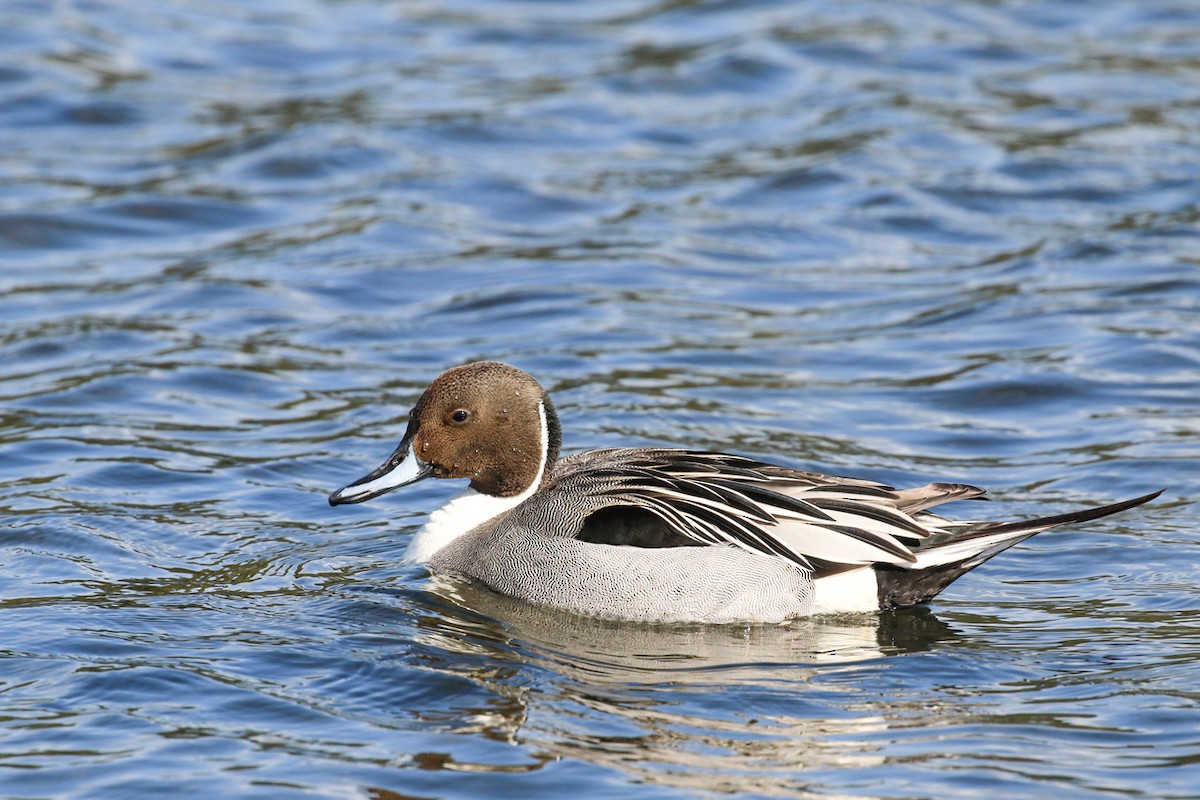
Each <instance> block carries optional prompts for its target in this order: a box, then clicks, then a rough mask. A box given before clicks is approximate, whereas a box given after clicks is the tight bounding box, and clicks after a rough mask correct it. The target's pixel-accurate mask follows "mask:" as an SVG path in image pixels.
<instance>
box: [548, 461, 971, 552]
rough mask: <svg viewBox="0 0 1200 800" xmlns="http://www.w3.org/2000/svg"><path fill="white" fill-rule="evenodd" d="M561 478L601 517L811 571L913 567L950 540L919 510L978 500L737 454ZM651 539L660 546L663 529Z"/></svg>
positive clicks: (595, 536) (940, 488)
mask: <svg viewBox="0 0 1200 800" xmlns="http://www.w3.org/2000/svg"><path fill="white" fill-rule="evenodd" d="M564 478H565V479H567V480H568V481H569V482H571V483H574V482H575V481H574V480H572V479H575V480H579V481H581V482H582V483H583V484H586V485H587V487H588V489H587V494H590V495H591V496H592V497H593V498H596V499H601V500H602V502H601V503H600V505H601V506H602V507H603V508H605V509H609V508H611V507H623V508H630V509H636V510H638V511H640V512H642V513H643V514H650V515H652V516H653V517H655V518H656V519H657V520H658V521H660V522H661V523H662V525H661V526H659V528H660V529H661V528H662V527H663V526H665V528H666V529H667V530H668V531H669V532H670V534H671V535H673V536H676V537H679V538H680V539H681V540H682V541H680V542H678V543H682V544H692V543H695V544H703V545H715V544H726V545H734V546H736V547H741V548H744V549H747V550H751V551H757V552H761V553H766V554H770V555H776V556H782V557H784V558H787V559H790V560H792V561H794V562H795V563H797V564H799V565H800V566H802V567H804V568H805V569H809V570H814V569H818V568H822V567H824V568H829V567H833V568H835V569H836V568H838V567H845V566H855V565H864V564H894V565H897V566H907V565H911V564H912V563H913V562H914V561H915V555H914V550H918V549H920V547H921V544H922V543H923V542H924V541H925V540H927V539H928V538H929V537H931V536H935V535H938V534H942V533H946V531H945V529H944V528H943V524H944V523H945V521H944V520H942V519H941V518H940V517H937V516H935V515H933V514H930V513H928V512H925V511H923V509H925V508H928V507H930V506H933V505H936V504H938V503H943V502H947V501H949V500H958V499H965V498H968V497H978V496H981V495H982V494H983V492H982V490H980V489H977V488H975V487H973V486H966V485H963V484H931V485H930V486H927V487H922V488H920V489H907V490H903V491H896V490H895V489H893V488H892V487H890V486H886V485H884V484H881V483H876V482H874V481H865V480H859V479H856V478H841V477H836V476H831V475H822V474H820V473H815V472H804V471H800V470H792V469H788V468H785V467H779V466H776V465H771V464H765V463H762V462H759V461H755V460H754V459H749V458H744V457H741V456H733V455H726V454H722V453H709V452H703V451H694V450H669V449H645V450H608V451H599V452H597V453H596V454H595V456H593V458H591V459H590V460H589V461H588V462H587V463H581V464H579V469H578V470H577V471H574V474H573V475H569V476H564ZM597 527H598V526H594V527H593V528H591V529H588V528H587V526H586V525H585V529H587V530H589V533H588V534H587V535H588V536H590V537H592V538H589V541H597V542H605V539H604V538H603V536H604V532H603V531H602V530H597ZM644 527H645V526H644ZM655 536H656V537H657V539H658V540H661V539H662V538H663V537H662V534H661V530H660V531H659V532H658V533H656V534H655ZM607 543H627V542H611V541H610V542H607ZM628 543H634V544H636V543H637V542H628ZM650 546H662V545H661V544H655V545H650Z"/></svg>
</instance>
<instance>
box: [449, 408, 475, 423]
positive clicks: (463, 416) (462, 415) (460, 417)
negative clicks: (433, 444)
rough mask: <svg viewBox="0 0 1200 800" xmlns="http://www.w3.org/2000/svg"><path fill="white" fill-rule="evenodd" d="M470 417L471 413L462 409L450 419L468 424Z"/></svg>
mask: <svg viewBox="0 0 1200 800" xmlns="http://www.w3.org/2000/svg"><path fill="white" fill-rule="evenodd" d="M470 416H471V412H470V411H467V410H466V409H465V408H460V409H459V410H458V411H455V412H454V413H453V414H451V415H450V419H452V420H454V421H455V422H466V421H467V418H468V417H470Z"/></svg>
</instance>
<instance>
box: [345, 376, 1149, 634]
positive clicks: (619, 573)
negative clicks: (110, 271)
mask: <svg viewBox="0 0 1200 800" xmlns="http://www.w3.org/2000/svg"><path fill="white" fill-rule="evenodd" d="M560 443H561V433H560V428H559V423H558V417H557V415H556V414H555V412H554V406H553V404H552V403H551V402H550V397H549V395H547V394H546V392H545V390H543V389H542V388H541V386H539V385H538V384H537V382H536V381H534V379H533V378H531V377H530V376H529V375H527V374H526V373H524V372H522V371H521V370H519V369H516V368H515V367H511V366H508V365H507V364H499V363H496V362H478V363H474V364H466V365H464V366H461V367H455V368H454V369H451V370H448V371H447V372H445V373H443V374H442V375H441V376H439V377H438V378H437V380H435V381H434V382H433V383H432V384H431V385H430V387H429V388H428V389H426V390H425V393H424V394H422V395H421V398H420V399H419V400H418V401H417V404H416V406H415V407H414V408H413V410H412V413H411V416H410V419H409V424H408V430H407V431H406V432H405V434H404V438H403V440H402V441H401V442H400V446H399V447H398V448H397V449H396V451H395V452H394V453H393V454H392V456H391V457H390V458H389V459H388V460H387V461H386V462H385V463H384V464H383V465H382V466H381V467H380V468H379V469H377V470H375V471H374V472H372V473H371V474H369V475H367V476H366V477H364V478H362V479H360V480H358V481H356V482H354V483H352V484H350V485H349V486H346V487H344V488H342V489H339V490H338V491H336V492H334V493H333V495H332V496H331V497H330V498H329V502H330V503H331V504H333V505H338V504H342V503H358V502H362V501H364V500H369V499H371V498H372V497H377V496H379V495H381V494H384V493H385V492H389V491H391V490H392V489H395V488H397V487H399V486H404V485H406V484H409V483H413V482H414V481H418V480H421V479H422V478H426V477H430V476H432V477H437V478H469V479H470V480H471V485H470V488H469V489H468V490H467V491H466V492H465V493H464V494H462V495H460V496H458V497H456V498H455V499H454V500H452V501H451V502H450V503H449V504H447V505H446V506H444V507H443V508H442V509H440V510H439V511H436V512H434V514H432V515H431V516H430V518H429V522H428V523H427V524H426V525H425V527H424V528H422V529H421V531H420V532H418V534H417V535H416V536H415V537H414V539H413V541H412V543H411V544H410V545H409V549H408V554H407V557H408V558H409V559H410V560H412V561H417V562H421V563H425V564H427V565H428V566H429V567H430V569H432V570H434V571H435V572H451V573H461V574H466V575H469V576H471V577H474V578H476V579H478V580H480V581H482V582H483V583H485V584H487V585H488V586H490V587H491V588H493V589H495V590H496V591H498V592H500V593H502V594H506V595H511V596H514V597H518V598H521V599H523V600H528V601H533V602H537V603H542V604H545V605H549V606H554V607H556V608H561V609H566V610H569V611H574V612H578V613H581V614H588V615H593V616H598V617H606V618H612V619H627V620H645V621H662V622H669V621H675V622H689V621H690V622H737V621H758V622H770V621H779V620H783V619H787V618H790V617H800V616H807V615H810V614H819V613H837V612H856V611H874V610H879V609H881V608H883V609H891V608H899V607H903V606H910V605H915V604H918V603H923V602H925V601H927V600H929V599H930V598H932V597H934V596H935V595H936V594H937V593H938V592H940V591H942V589H944V588H946V586H948V585H949V584H950V583H951V582H952V581H953V580H954V579H955V578H957V577H959V576H960V575H962V574H963V573H965V572H967V571H968V570H970V569H973V568H974V567H977V566H979V565H980V564H982V563H983V562H984V561H986V560H988V559H989V558H991V557H992V556H994V555H996V554H997V553H999V552H1001V551H1003V550H1005V549H1007V548H1008V547H1011V546H1012V545H1014V544H1016V543H1017V542H1020V541H1022V540H1024V539H1026V538H1028V537H1030V536H1032V535H1034V534H1035V533H1039V532H1040V531H1043V530H1046V529H1047V528H1052V527H1054V526H1056V525H1062V524H1065V523H1068V522H1082V521H1086V520H1091V519H1096V518H1098V517H1103V516H1106V515H1108V514H1114V513H1116V512H1118V511H1123V510H1125V509H1127V508H1132V507H1133V506H1136V505H1139V504H1141V503H1145V502H1147V501H1148V500H1151V499H1153V498H1154V497H1156V496H1157V493H1155V494H1150V495H1146V496H1144V497H1138V498H1135V499H1133V500H1127V501H1125V502H1122V503H1116V504H1113V505H1109V506H1103V507H1100V508H1092V509H1086V510H1083V511H1077V512H1073V513H1070V514H1061V515H1058V516H1053V517H1045V518H1042V519H1035V520H1027V521H1023V522H1009V523H997V522H954V521H951V520H947V519H945V518H943V517H940V516H937V515H935V514H933V513H931V512H930V511H928V509H929V508H931V507H933V506H936V505H939V504H941V503H946V502H949V501H951V500H966V499H971V498H977V497H981V496H982V495H983V491H982V490H981V489H977V488H975V487H973V486H967V485H965V484H957V483H955V484H948V483H933V484H930V485H928V486H922V487H919V488H915V489H902V490H896V489H893V488H891V487H889V486H884V485H882V484H879V483H874V482H872V481H865V480H859V479H855V478H841V477H835V476H830V475H821V474H819V473H815V472H803V471H800V470H794V469H789V468H787V467H781V466H776V465H773V464H766V463H762V462H759V461H754V460H752V459H748V458H742V457H739V456H731V455H725V454H721V453H710V452H701V451H694V450H675V449H667V448H630V449H612V450H596V451H592V452H587V453H579V454H577V455H574V456H570V457H568V458H564V459H562V460H558V451H559V446H560Z"/></svg>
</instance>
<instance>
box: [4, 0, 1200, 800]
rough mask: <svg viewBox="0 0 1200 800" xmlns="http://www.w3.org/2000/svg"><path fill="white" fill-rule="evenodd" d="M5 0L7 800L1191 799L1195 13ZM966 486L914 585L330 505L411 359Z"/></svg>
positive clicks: (900, 480) (399, 398) (592, 405)
mask: <svg viewBox="0 0 1200 800" xmlns="http://www.w3.org/2000/svg"><path fill="white" fill-rule="evenodd" d="M137 6H138V4H121V3H110V2H83V1H82V0H78V1H76V2H64V3H56V4H49V3H42V2H13V3H8V4H6V5H5V6H4V7H3V8H2V9H0V142H2V143H3V147H0V359H2V365H3V368H2V369H0V415H2V417H0V421H2V424H0V453H2V454H3V458H0V630H3V631H4V635H3V637H2V638H0V795H3V796H5V797H13V798H49V797H88V798H109V797H111V798H121V799H122V800H127V799H129V798H141V797H146V798H161V797H163V796H166V795H168V793H173V794H184V795H185V796H196V797H247V798H251V797H261V798H272V800H274V798H291V797H297V798H299V797H349V798H379V799H383V798H401V797H413V798H432V797H438V798H478V797H496V796H513V797H522V798H531V797H547V798H550V797H553V798H560V797H563V796H564V795H566V794H568V793H570V795H571V796H578V797H581V798H589V800H590V799H591V798H607V797H646V798H681V797H717V796H738V797H887V798H892V797H895V798H901V797H903V798H915V797H930V798H934V797H936V798H944V797H972V796H981V797H998V796H1013V797H1016V796H1020V797H1044V798H1054V800H1062V799H1063V798H1076V797H1079V798H1083V797H1089V798H1090V797H1114V796H1126V797H1154V798H1170V797H1194V796H1195V795H1196V787H1197V786H1200V691H1198V690H1197V687H1198V686H1200V666H1197V665H1198V664H1200V546H1198V545H1200V537H1198V536H1197V533H1196V525H1195V498H1196V497H1197V496H1198V493H1200V478H1198V476H1200V458H1198V452H1200V415H1198V413H1197V411H1198V403H1197V397H1200V277H1198V276H1200V273H1198V272H1197V266H1198V263H1197V262H1198V260H1200V259H1198V255H1197V254H1198V252H1200V251H1198V248H1197V242H1198V237H1197V233H1198V227H1200V226H1198V220H1200V213H1198V210H1197V209H1198V207H1197V197H1198V192H1197V186H1198V185H1200V160H1198V159H1197V158H1196V152H1197V150H1196V147H1197V143H1198V142H1200V11H1198V10H1197V9H1196V8H1195V7H1194V4H1189V3H1170V2H1150V3H1139V2H1133V1H1132V0H1123V1H1122V2H1099V3H1048V2H1047V3H1019V2H989V3H963V2H954V3H950V2H943V3H938V2H933V3H925V4H922V5H920V6H912V5H909V4H902V5H895V4H886V3H871V2H861V3H848V4H844V3H842V4H834V3H829V4H826V3H819V2H799V3H775V2H748V3H719V2H717V3H691V2H675V3H660V4H656V3H653V2H645V1H644V0H602V1H601V2H595V3H587V4H553V3H540V2H503V1H498V2H485V1H483V0H462V2H451V3H443V2H438V3H432V2H430V3H422V2H413V3H407V2H406V3H391V4H383V3H369V2H359V1H357V0H347V1H345V2H334V1H333V0H328V1H327V2H318V1H317V0H289V2H270V1H269V0H262V1H258V0H256V2H252V3H223V4H214V3H200V2H196V1H195V0H174V1H173V2H168V3H163V4H157V5H154V6H153V7H151V6H145V7H137ZM478 358H497V359H502V360H506V361H510V362H513V363H515V364H517V365H519V366H521V367H523V368H525V369H526V370H529V371H530V372H532V373H534V374H535V375H536V376H537V377H538V378H539V379H540V380H541V381H542V382H543V383H544V385H545V386H546V387H547V388H548V389H549V390H550V391H551V392H552V394H553V395H554V397H555V401H556V403H557V405H558V407H559V410H560V413H561V415H562V417H563V423H564V432H565V439H566V448H567V450H568V451H576V450H580V449H585V448H591V447H599V446H612V445H618V444H656V443H669V444H678V445H687V446H694V447H707V448H715V449H721V450H730V451H734V452H739V453H745V454H749V455H753V456H756V457H762V458H768V459H771V460H775V461H779V462H782V463H786V464H791V465H794V466H798V467H803V468H810V469H820V470H824V471H831V472H838V473H843V474H853V475H861V476H864V477H869V478H873V479H877V480H883V481H887V482H891V483H896V484H902V485H908V484H913V483H925V482H927V481H930V480H961V481H967V482H970V483H975V484H979V485H982V486H986V487H989V488H991V489H992V495H993V497H994V498H995V502H993V503H991V504H990V505H981V504H974V505H970V506H968V505H965V504H964V505H963V506H962V507H961V508H960V509H958V513H959V514H963V515H972V514H988V515H990V516H993V517H997V518H1017V517H1020V516H1024V515H1030V516H1031V515H1036V514H1051V513H1060V512H1063V511H1066V510H1069V509H1073V508H1078V507H1080V506H1082V505H1085V504H1089V503H1101V502H1109V501H1114V500H1118V499H1122V498H1126V497H1132V496H1135V495H1138V494H1142V493H1146V492H1149V491H1153V490H1156V489H1159V488H1163V487H1169V489H1168V492H1167V493H1166V494H1165V495H1164V496H1163V498H1162V499H1161V500H1160V501H1157V502H1156V503H1154V504H1152V505H1151V506H1149V507H1144V508H1140V509H1137V510H1135V511H1132V512H1129V513H1127V514H1123V515H1120V516H1118V517H1114V518H1109V519H1105V520H1101V521H1098V522H1095V523H1091V524H1088V525H1085V526H1080V527H1077V528H1073V529H1069V530H1062V531H1059V532H1055V533H1052V534H1047V535H1045V536H1041V537H1038V538H1036V539H1034V540H1031V541H1029V542H1027V543H1026V544H1024V545H1022V546H1020V547H1018V548H1016V549H1014V550H1012V551H1010V552H1009V553H1007V554H1005V555H1004V556H1003V557H1001V558H998V559H996V560H995V561H994V562H991V563H989V564H988V565H987V566H986V567H985V568H983V569H981V570H979V571H977V572H975V573H972V574H970V575H968V576H966V577H965V578H963V579H961V580H960V581H959V582H958V583H956V584H955V585H954V586H953V587H952V589H950V590H949V591H948V592H946V594H945V595H943V596H942V597H940V598H939V599H938V600H937V601H935V602H934V603H933V604H932V605H931V606H930V607H929V608H928V609H917V610H913V611H907V612H903V613H896V614H886V615H882V616H879V617H874V616H867V617H861V618H860V617H851V618H845V619H821V620H802V621H797V622H795V623H793V624H789V625H783V626H767V627H753V626H751V627H738V626H731V627H718V628H704V627H689V626H676V627H669V628H646V627H639V626H632V625H615V624H610V623H599V622H589V621H584V620H578V619H566V618H564V617H563V616H562V615H559V614H556V613H554V612H548V611H545V610H542V609H537V608H530V607H527V606H522V605H521V604H517V603H513V602H511V601H507V600H505V599H503V598H498V597H495V596H494V595H491V594H489V593H488V592H486V591H482V590H479V589H478V588H476V587H470V586H462V585H457V584H447V583H442V582H435V581H433V580H431V579H430V578H429V577H428V576H427V575H426V574H425V573H424V572H422V571H421V570H420V569H415V568H409V567H404V566H401V565H400V564H399V556H400V554H401V553H402V552H403V549H404V546H405V543H406V542H407V539H408V536H409V535H410V534H411V532H412V531H413V530H415V528H416V526H418V525H419V524H420V523H421V522H422V521H423V519H424V517H425V515H426V514H427V513H428V512H429V511H430V510H431V509H433V508H436V507H437V506H438V505H439V504H440V503H441V502H442V501H444V500H445V498H446V497H447V495H448V493H449V492H450V491H452V489H451V488H450V487H446V486H433V485H429V484H428V482H427V483H426V484H421V485H419V486H416V487H412V489H411V490H408V491H406V492H404V493H402V494H401V493H397V494H394V495H391V496H389V497H388V498H385V499H382V500H379V501H376V502H373V503H370V504H366V505H364V506H361V507H351V508H338V509H331V508H329V507H328V505H327V504H326V502H325V498H326V495H327V494H328V492H329V491H331V490H332V489H334V488H336V487H338V486H340V485H342V484H343V483H345V482H347V481H348V480H350V479H353V478H355V477H358V476H359V475H361V474H362V473H363V472H364V471H365V470H367V469H369V468H371V467H373V466H374V465H375V464H376V463H378V461H379V460H380V459H382V458H383V457H384V456H385V455H386V454H387V453H388V452H390V450H391V447H392V446H393V445H394V443H395V441H396V440H397V439H398V437H399V436H400V434H401V433H402V430H403V424H404V414H405V413H406V411H407V409H408V406H409V405H410V404H411V403H412V401H413V400H414V399H415V397H416V396H417V394H418V393H419V392H420V391H421V389H422V388H423V387H424V386H425V385H426V384H427V383H428V381H429V380H430V379H431V378H432V377H433V376H434V375H436V374H437V373H438V372H440V371H441V370H443V369H444V368H446V367H448V366H450V365H452V364H456V363H460V362H463V361H466V360H470V359H478Z"/></svg>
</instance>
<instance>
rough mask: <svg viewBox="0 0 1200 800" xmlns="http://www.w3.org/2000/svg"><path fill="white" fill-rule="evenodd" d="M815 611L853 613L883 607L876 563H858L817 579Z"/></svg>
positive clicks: (816, 612)
mask: <svg viewBox="0 0 1200 800" xmlns="http://www.w3.org/2000/svg"><path fill="white" fill-rule="evenodd" d="M813 584H814V590H813V610H812V613H814V614H853V613H861V612H863V611H878V610H879V578H878V576H877V575H876V574H875V568H874V567H869V566H868V567H858V568H857V569H848V570H846V571H845V572H839V573H837V574H836V575H829V576H828V577H824V578H817V579H816V580H815V581H813Z"/></svg>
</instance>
